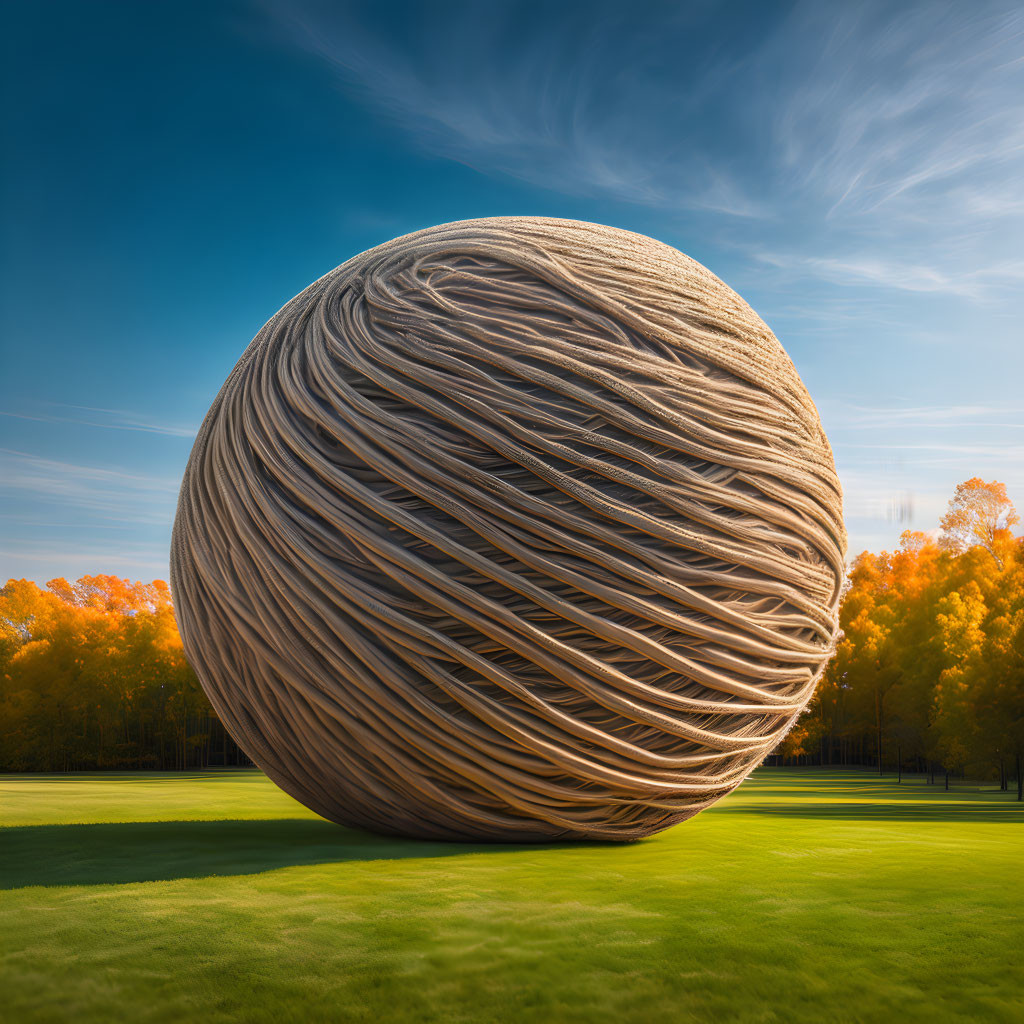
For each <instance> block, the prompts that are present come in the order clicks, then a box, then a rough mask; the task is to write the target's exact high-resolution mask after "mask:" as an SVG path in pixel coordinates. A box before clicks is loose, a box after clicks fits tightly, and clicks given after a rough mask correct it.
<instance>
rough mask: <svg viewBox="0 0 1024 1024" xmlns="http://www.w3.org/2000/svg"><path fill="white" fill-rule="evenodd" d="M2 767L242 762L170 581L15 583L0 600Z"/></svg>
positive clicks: (98, 578)
mask: <svg viewBox="0 0 1024 1024" xmlns="http://www.w3.org/2000/svg"><path fill="white" fill-rule="evenodd" d="M0 736H2V740H3V742H2V744H0V769H6V770H12V769H13V770H34V771H52V770H67V769H70V768H105V767H154V768H159V767H186V766H194V765H198V764H203V763H206V761H207V760H208V758H209V756H210V751H211V744H216V749H217V751H218V753H220V754H221V755H222V759H226V758H224V756H223V755H224V754H225V751H226V750H229V751H230V753H231V755H232V756H233V757H234V759H235V760H236V761H237V748H235V747H234V744H233V743H228V741H227V738H226V735H225V734H224V731H223V728H222V727H221V726H220V723H219V722H217V721H216V719H215V717H214V715H213V711H212V709H211V708H210V705H209V703H208V701H207V699H206V696H205V694H204V693H203V691H202V689H201V688H200V686H199V683H198V681H197V680H196V677H195V675H194V674H193V672H192V670H191V669H190V668H189V666H188V663H187V662H186V660H185V654H184V651H183V650H182V646H181V638H180V637H179V635H178V629H177V626H176V624H175V621H174V610H173V608H172V605H171V594H170V590H169V588H168V586H167V584H166V583H164V582H163V581H162V580H154V581H153V582H152V583H133V582H130V581H128V580H123V579H118V578H117V577H114V576H83V577H82V578H81V579H79V580H77V581H75V582H74V583H69V582H68V581H67V580H64V579H55V580H51V581H50V582H49V583H48V584H47V586H46V589H45V590H43V589H40V588H39V587H37V586H36V585H35V584H34V583H31V582H29V581H28V580H10V581H9V582H8V583H7V585H6V586H5V587H4V588H3V590H0Z"/></svg>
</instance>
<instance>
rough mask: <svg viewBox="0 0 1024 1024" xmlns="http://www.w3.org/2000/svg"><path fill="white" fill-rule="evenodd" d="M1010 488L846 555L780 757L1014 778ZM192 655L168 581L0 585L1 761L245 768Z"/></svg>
mask: <svg viewBox="0 0 1024 1024" xmlns="http://www.w3.org/2000/svg"><path fill="white" fill-rule="evenodd" d="M1016 522H1018V516H1017V513H1016V511H1015V509H1014V507H1013V505H1012V504H1011V502H1010V501H1009V499H1008V498H1007V495H1006V489H1005V487H1004V486H1003V485H1002V484H1000V483H997V482H989V483H986V482H985V481H982V480H980V479H978V478H975V479H972V480H968V481H965V482H964V483H963V484H961V485H960V486H959V487H958V488H957V490H956V493H955V495H954V497H953V499H952V500H951V501H950V503H949V510H948V511H947V513H946V515H945V516H944V517H943V519H942V523H941V526H940V528H939V529H938V530H937V531H935V533H934V534H924V533H917V532H910V531H908V532H906V533H904V534H903V537H902V539H901V543H900V546H899V548H898V549H897V550H896V551H893V552H885V551H883V552H881V553H877V554H875V553H871V552H863V553H862V554H861V555H859V556H858V557H857V558H856V559H855V560H854V562H853V565H852V568H851V572H850V575H849V579H848V580H847V584H846V590H845V593H844V597H843V603H842V608H841V613H840V626H841V630H842V632H841V635H840V639H839V642H838V647H837V651H836V656H835V657H834V658H833V659H832V661H831V662H830V664H829V666H828V669H827V670H826V672H825V675H824V677H823V678H822V680H821V681H820V683H819V685H818V689H817V692H816V695H815V697H814V700H813V701H812V703H811V705H810V706H809V708H808V710H807V712H806V713H805V714H803V715H802V716H801V717H800V718H799V719H798V720H797V722H796V724H795V726H794V727H793V729H792V730H791V731H790V733H789V735H788V736H787V738H786V739H785V741H784V742H783V744H782V745H781V746H780V747H779V749H778V751H777V752H776V754H775V755H773V757H772V759H771V760H772V761H774V762H776V763H786V764H796V763H800V764H845V765H854V764H856V765H871V766H875V767H877V768H878V769H879V771H882V770H883V769H887V770H893V771H918V772H929V773H932V774H934V773H936V772H939V773H941V774H942V776H943V777H944V779H945V781H946V784H947V785H948V776H949V775H952V776H954V777H963V776H965V775H966V776H969V777H971V778H975V779H998V780H999V783H1000V785H1001V786H1002V787H1003V788H1004V789H1005V788H1008V787H1009V785H1010V781H1011V779H1012V780H1014V781H1015V782H1016V790H1017V797H1018V799H1022V798H1024V779H1022V763H1021V762H1022V758H1024V539H1018V538H1015V537H1013V535H1012V533H1011V527H1012V526H1013V525H1014V524H1015V523H1016ZM249 763H250V762H249V760H248V758H247V757H246V756H245V754H244V753H242V751H241V750H239V748H238V747H237V746H236V745H235V743H234V742H233V741H232V739H231V738H230V736H228V734H227V732H226V731H225V729H224V728H223V726H222V725H221V724H220V722H219V721H218V719H217V717H216V715H215V714H214V712H213V709H212V707H211V706H210V703H209V701H208V700H207V698H206V695H205V694H204V692H203V690H202V688H201V686H200V685H199V682H198V680H197V679H196V676H195V674H194V673H193V672H192V670H191V669H190V668H189V666H188V663H187V661H186V660H185V655H184V651H183V650H182V645H181V638H180V637H179V635H178V631H177V627H176V625H175V621H174V611H173V607H172V603H171V594H170V590H169V588H168V586H167V584H166V583H164V582H162V581H160V580H156V581H154V582H152V583H131V582H129V581H127V580H121V579H118V578H116V577H113V576H85V577H83V578H82V579H80V580H78V581H77V582H75V583H68V582H67V581H66V580H64V579H56V580H51V581H50V582H49V583H48V584H47V585H46V587H45V588H40V587H38V586H37V585H36V584H34V583H31V582H29V581H27V580H10V581H9V582H8V583H7V585H6V586H5V587H4V588H3V590H2V591H0V771H28V772H51V771H75V770H84V769H158V770H159V769H188V768H202V767H208V766H211V765H239V764H249Z"/></svg>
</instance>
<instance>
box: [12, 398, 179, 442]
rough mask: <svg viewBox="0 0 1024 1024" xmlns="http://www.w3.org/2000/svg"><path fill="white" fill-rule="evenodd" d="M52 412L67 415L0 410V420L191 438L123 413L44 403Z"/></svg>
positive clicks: (170, 427) (168, 426)
mask: <svg viewBox="0 0 1024 1024" xmlns="http://www.w3.org/2000/svg"><path fill="white" fill-rule="evenodd" d="M48 405H50V406H51V407H52V408H54V409H64V410H67V412H68V415H61V414H59V413H56V412H54V413H47V412H43V411H40V412H36V413H25V412H10V411H6V410H0V416H6V417H8V418H10V419H17V420H30V421H32V422H35V423H73V424H75V425H76V426H83V427H98V428H100V429H102V430H130V431H136V432H139V433H143V434H162V435H164V436H166V437H184V438H194V437H195V436H196V428H195V427H186V426H176V425H174V424H168V423H160V422H158V421H154V420H152V419H149V418H147V417H144V416H142V415H140V414H139V413H136V412H131V411H129V410H127V409H101V408H95V407H93V406H89V405H67V404H64V403H56V402H55V403H48Z"/></svg>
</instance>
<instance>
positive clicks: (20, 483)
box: [0, 448, 179, 524]
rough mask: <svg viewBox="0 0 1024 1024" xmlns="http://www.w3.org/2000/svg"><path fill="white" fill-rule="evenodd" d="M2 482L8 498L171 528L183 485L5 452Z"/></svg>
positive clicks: (0, 456) (0, 457)
mask: <svg viewBox="0 0 1024 1024" xmlns="http://www.w3.org/2000/svg"><path fill="white" fill-rule="evenodd" d="M0 477H2V478H3V480H4V490H5V493H6V494H7V495H8V497H10V496H12V495H13V494H14V493H15V492H21V493H23V494H27V495H29V496H31V497H32V498H33V499H34V500H36V501H41V502H45V503H48V504H56V505H63V506H67V507H71V508H74V509H75V510H76V511H79V512H85V513H88V514H90V515H91V516H93V517H96V518H100V519H106V520H113V521H118V522H125V523H140V522H147V523H158V524H163V523H168V522H170V520H171V517H172V516H173V514H174V504H175V497H176V495H177V492H178V487H179V481H178V480H177V479H171V478H167V477H156V476H149V475H146V474H141V473H131V472H126V471H124V470H120V469H111V468H108V467H102V466H89V465H82V464H78V463H72V462H65V461H61V460H59V459H49V458H43V457H41V456H38V455H33V454H31V453H29V452H23V451H16V450H13V449H9V448H0Z"/></svg>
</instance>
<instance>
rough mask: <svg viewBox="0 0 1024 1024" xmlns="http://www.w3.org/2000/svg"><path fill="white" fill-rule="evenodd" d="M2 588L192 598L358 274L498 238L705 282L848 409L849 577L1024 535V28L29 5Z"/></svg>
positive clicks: (1, 526) (832, 426) (829, 419)
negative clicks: (212, 525)
mask: <svg viewBox="0 0 1024 1024" xmlns="http://www.w3.org/2000/svg"><path fill="white" fill-rule="evenodd" d="M3 18H4V21H5V22H6V25H5V32H4V33H3V35H4V39H5V41H4V43H3V47H4V54H3V60H2V62H0V64H2V70H0V74H2V76H3V96H4V103H3V106H2V120H3V136H4V138H3V141H4V149H5V153H6V156H7V158H6V160H5V161H4V169H3V171H2V178H0V189H2V192H0V202H2V227H3V250H2V267H0V289H2V295H0V301H2V321H0V331H2V334H0V339H2V342H0V343H2V346H3V348H2V363H0V365H2V367H3V372H2V374H0V414H2V415H0V579H6V578H7V577H9V576H14V577H20V576H26V577H28V578H30V579H35V580H37V581H40V582H43V581H45V580H47V579H50V578H52V577H54V576H59V575H62V576H67V577H69V578H73V577H76V576H78V575H81V574H83V573H87V572H110V573H114V574H117V575H121V576H128V577H132V578H141V579H151V578H153V577H154V576H157V577H163V578H166V575H167V549H168V543H169V537H170V529H171V523H172V519H173V515H174V506H175V501H176V496H177V488H178V482H179V480H180V477H181V474H182V471H183V469H184V466H185V461H186V459H187V457H188V453H189V450H190V448H191V443H192V437H193V435H194V432H195V429H196V427H197V426H198V423H199V421H200V420H201V418H202V416H203V414H204V413H205V411H206V409H207V407H208V406H209V404H210V402H211V401H212V399H213V397H214V395H215V394H216V392H217V390H218V388H219V387H220V385H221V383H222V382H223V380H224V378H225V377H226V375H227V374H228V372H229V371H230V369H231V367H232V366H233V365H234V363H235V361H236V359H237V358H238V356H239V355H240V354H241V352H242V350H243V349H244V348H245V346H246V344H247V343H248V341H249V340H250V339H251V337H252V336H253V335H254V334H255V333H256V332H257V330H258V329H259V328H260V326H261V325H262V324H263V322H264V321H265V320H267V319H268V318H269V317H270V316H271V315H272V314H273V313H274V312H275V311H276V310H277V309H278V308H279V307H280V306H281V305H283V304H284V303H285V302H286V301H287V300H288V299H289V298H291V297H292V295H294V294H295V293H296V292H298V291H300V290H301V289H302V288H303V287H305V285H307V284H308V283H309V282H311V281H312V280H314V279H315V278H317V277H319V276H320V275H322V274H323V273H325V272H326V271H327V270H329V269H331V268H332V267H334V266H336V265H337V264H339V263H341V262H343V261H344V260H345V259H347V258H348V257H349V256H351V255H353V254H354V253H356V252H359V251H361V250H363V249H366V248H369V247H370V246H372V245H375V244H377V243H379V242H382V241H385V240H386V239H388V238H390V237H393V236H395V235H398V234H403V233H405V232H408V231H413V230H416V229H418V228H421V227H426V226H428V225H430V224H435V223H440V222H443V221H449V220H459V219H463V218H467V217H479V216H492V215H497V214H539V215H546V216H560V217H570V218H579V219H584V220H593V221H599V222H603V223H607V224H612V225H616V226H618V227H622V228H628V229H630V230H634V231H640V232H643V233H645V234H649V235H652V236H654V237H656V238H659V239H661V240H663V241H665V242H668V243H669V244H671V245H674V246H676V247H677V248H679V249H681V250H682V251H684V252H686V253H688V254H689V255H691V256H693V257H694V258H695V259H698V260H700V261H701V262H702V263H704V264H705V265H706V266H708V267H709V268H710V269H711V270H713V271H714V272H715V273H716V274H718V275H719V276H720V277H721V278H723V279H724V280H725V281H726V282H728V283H729V284H730V285H732V286H733V287H734V288H735V289H736V290H737V291H739V292H740V294H741V295H743V296H744V298H746V299H747V301H748V302H750V304H751V305H752V306H753V307H754V308H755V309H756V310H757V311H758V312H759V313H760V314H761V316H762V317H763V318H764V319H765V320H766V321H767V323H768V324H769V326H770V327H771V328H772V329H773V330H774V331H775V333H776V334H777V335H778V337H779V339H780V340H781V341H782V343H783V345H784V346H785V347H786V349H787V351H788V352H789V354H790V356H791V357H792V358H793V360H794V362H795V363H796V366H797V368H798V369H799V371H800V373H801V374H802V375H803V378H804V380H805V382H806V384H807V386H808V388H809V390H810V392H811V395H812V397H813V398H814V400H815V401H816V403H817V404H818V408H819V410H820V412H821V414H822V418H823V421H824V423H825V427H826V430H827V431H828V434H829V437H830V438H831V440H832V443H833V447H834V449H835V452H836V459H837V464H838V467H839V471H840V476H841V477H842V480H843V483H844V488H845V491H846V514H847V524H848V527H849V531H850V541H851V554H852V553H856V552H857V551H859V550H861V549H863V548H865V547H869V548H873V549H878V548H881V547H892V546H894V545H895V544H896V543H897V541H898V537H899V534H900V532H901V531H902V530H903V529H905V528H908V527H910V528H915V529H930V528H932V527H934V526H935V525H936V523H937V521H938V517H939V515H940V514H941V512H942V510H943V508H944V507H945V503H946V501H947V500H948V498H949V496H950V495H951V493H952V491H953V488H954V486H955V485H956V483H957V482H959V481H960V480H963V479H965V478H967V477H970V476H975V475H978V476H982V477H984V478H985V479H993V478H994V479H1000V480H1003V481H1005V482H1006V484H1007V486H1008V489H1009V493H1010V496H1011V498H1014V499H1015V500H1016V501H1017V503H1018V504H1019V505H1022V506H1024V393H1022V382H1024V311H1022V303H1021V296H1022V294H1024V248H1022V244H1021V243H1022V241H1024V9H1022V8H1021V7H1020V5H1019V4H1018V3H1016V2H1013V3H984V2H982V3H972V4H965V3H951V4H948V5H944V4H942V3H938V2H930V3H925V4H921V5H917V6H915V5H913V4H906V3H902V4H889V3H879V4H872V3H849V4H839V3H835V4H821V3H807V4H801V3H795V4H774V5H773V4H770V3H750V4H745V3H692V4H682V3H650V2H638V0H631V2H629V3H626V2H617V3H614V4H610V5H602V4H600V3H595V2H588V3H583V4H575V3H548V4H536V3H534V4H503V3H468V4H464V3H457V2H448V3H445V4H443V5H442V4H433V3H431V4H410V5H402V4H380V3H378V4H372V5H371V4H367V5H343V4H337V3H335V4H326V3H323V4H313V3H283V2H282V3H270V2H255V3H203V4H195V5H190V4H188V3H182V2H178V3H162V2H155V3H140V4H130V3H101V2H94V3H90V4H81V3H48V2H40V3H33V4H29V3H23V4H20V5H7V6H6V7H5V12H4V15H3Z"/></svg>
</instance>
